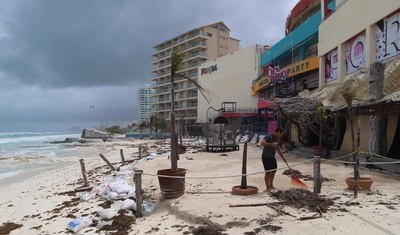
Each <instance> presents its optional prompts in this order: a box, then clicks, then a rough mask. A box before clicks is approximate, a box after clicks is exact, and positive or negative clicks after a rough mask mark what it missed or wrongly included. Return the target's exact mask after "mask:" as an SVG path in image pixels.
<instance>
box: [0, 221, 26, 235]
mask: <svg viewBox="0 0 400 235" xmlns="http://www.w3.org/2000/svg"><path fill="white" fill-rule="evenodd" d="M22 226H23V225H22V224H16V223H14V222H5V223H3V224H2V225H1V226H0V232H1V234H10V233H11V231H13V230H16V229H18V228H20V227H22Z"/></svg>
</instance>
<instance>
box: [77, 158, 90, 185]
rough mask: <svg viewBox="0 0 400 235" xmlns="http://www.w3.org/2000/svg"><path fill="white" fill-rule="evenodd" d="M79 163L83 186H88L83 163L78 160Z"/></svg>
mask: <svg viewBox="0 0 400 235" xmlns="http://www.w3.org/2000/svg"><path fill="white" fill-rule="evenodd" d="M79 163H80V164H81V171H82V177H83V186H89V183H88V180H87V177H86V169H85V163H84V162H83V159H80V160H79Z"/></svg>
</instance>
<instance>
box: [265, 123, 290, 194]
mask: <svg viewBox="0 0 400 235" xmlns="http://www.w3.org/2000/svg"><path fill="white" fill-rule="evenodd" d="M284 134H285V130H284V129H283V128H282V127H277V128H276V129H275V131H274V133H269V134H267V135H266V136H265V137H264V139H263V140H262V141H261V146H263V147H264V148H263V151H262V163H263V165H264V170H265V171H266V172H265V176H264V180H265V186H266V187H267V189H266V191H267V192H270V191H271V190H274V189H275V187H274V177H275V173H276V169H277V168H278V164H277V162H276V158H275V153H276V148H278V138H281V137H282V136H283V135H284Z"/></svg>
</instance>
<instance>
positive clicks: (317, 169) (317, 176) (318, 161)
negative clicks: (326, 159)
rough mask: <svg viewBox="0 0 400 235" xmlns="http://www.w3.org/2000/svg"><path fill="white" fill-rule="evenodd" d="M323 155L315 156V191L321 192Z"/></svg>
mask: <svg viewBox="0 0 400 235" xmlns="http://www.w3.org/2000/svg"><path fill="white" fill-rule="evenodd" d="M321 187H322V179H321V157H320V156H314V193H321Z"/></svg>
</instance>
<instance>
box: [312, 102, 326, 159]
mask: <svg viewBox="0 0 400 235" xmlns="http://www.w3.org/2000/svg"><path fill="white" fill-rule="evenodd" d="M316 112H317V116H318V122H319V145H318V146H313V152H314V155H315V156H320V157H322V158H326V157H327V153H328V149H327V147H326V146H323V145H322V139H323V138H322V137H323V135H322V127H323V124H324V123H323V122H324V120H325V119H326V118H328V115H327V114H326V109H325V107H324V105H323V104H321V103H319V104H317V105H316Z"/></svg>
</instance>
